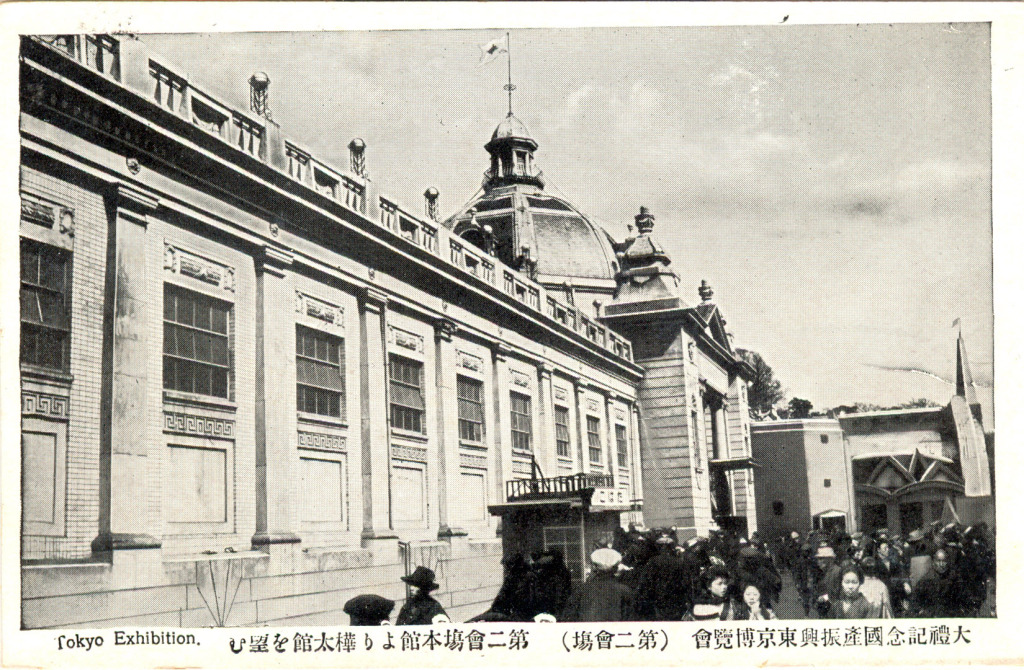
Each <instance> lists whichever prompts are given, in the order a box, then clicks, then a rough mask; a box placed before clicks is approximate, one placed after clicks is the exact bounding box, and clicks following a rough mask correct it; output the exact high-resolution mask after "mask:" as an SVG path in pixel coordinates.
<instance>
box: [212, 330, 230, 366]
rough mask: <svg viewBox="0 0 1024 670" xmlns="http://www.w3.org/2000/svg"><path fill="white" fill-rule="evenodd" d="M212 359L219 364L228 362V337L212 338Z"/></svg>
mask: <svg viewBox="0 0 1024 670" xmlns="http://www.w3.org/2000/svg"><path fill="white" fill-rule="evenodd" d="M210 360H211V361H212V362H214V363H216V364H217V365H227V364H228V338H226V337H213V338H211V346H210Z"/></svg>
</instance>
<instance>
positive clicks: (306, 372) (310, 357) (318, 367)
mask: <svg viewBox="0 0 1024 670" xmlns="http://www.w3.org/2000/svg"><path fill="white" fill-rule="evenodd" d="M343 346H344V341H343V340H342V339H341V338H338V337H334V336H332V335H328V334H327V333H321V332H320V331H318V330H314V329H312V328H306V327H305V326H296V332H295V378H296V381H297V387H298V391H297V392H298V398H297V399H298V402H297V407H298V410H299V411H300V412H309V413H310V414H320V415H322V416H333V417H337V418H344V416H345V414H344V408H345V375H344V371H345V360H344V355H343V351H344V350H343Z"/></svg>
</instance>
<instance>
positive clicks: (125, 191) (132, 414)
mask: <svg viewBox="0 0 1024 670" xmlns="http://www.w3.org/2000/svg"><path fill="white" fill-rule="evenodd" d="M111 205H112V207H111V209H112V210H113V214H114V225H113V230H112V243H111V246H112V247H113V248H112V249H110V250H109V252H108V253H109V254H110V255H111V257H112V260H113V262H112V263H109V264H108V269H107V279H106V284H107V289H106V290H107V294H108V296H109V301H108V304H109V305H110V308H109V311H108V312H107V314H106V318H105V321H106V323H107V324H108V327H107V329H105V330H106V332H105V335H104V337H105V340H106V342H105V344H104V354H103V355H104V359H105V360H104V367H108V369H109V370H110V376H109V382H107V384H105V385H104V388H103V389H102V391H101V396H102V397H101V407H102V410H101V411H102V413H103V420H102V424H101V425H102V428H101V438H100V439H101V448H100V523H99V534H98V536H97V537H96V539H94V540H93V542H92V550H93V551H94V552H96V553H105V552H109V551H112V550H121V549H156V548H159V547H160V541H159V540H158V539H156V538H155V537H153V536H152V535H150V534H149V532H148V531H149V527H148V525H147V524H148V522H149V520H150V519H152V518H153V517H154V516H155V515H154V514H151V512H152V511H153V510H151V509H150V506H151V505H153V504H154V503H153V500H154V499H157V498H158V496H150V495H149V491H148V486H147V485H148V483H149V482H151V481H152V479H151V478H150V477H149V476H148V474H149V473H148V472H147V470H148V469H149V468H150V467H152V466H153V463H158V462H159V460H158V459H155V458H150V453H149V450H150V447H151V445H150V441H149V440H147V439H146V433H145V431H144V430H143V427H144V426H146V425H148V424H149V421H148V420H147V415H146V407H147V402H146V397H147V394H148V392H149V383H150V380H149V377H148V374H147V371H148V369H149V368H148V366H147V365H146V361H147V360H148V355H149V349H150V340H149V333H150V332H151V331H152V329H151V323H152V321H151V320H152V318H153V313H154V311H155V307H154V306H153V305H152V304H150V303H149V302H147V296H148V295H149V294H150V292H149V291H147V290H146V289H147V279H148V277H147V272H146V243H147V239H146V230H147V226H148V223H149V222H148V218H147V217H148V216H149V215H150V214H152V213H153V212H154V211H155V210H156V209H157V207H158V206H159V200H158V199H157V198H155V197H153V196H151V195H149V194H147V193H144V192H143V191H141V190H138V189H137V188H135V187H133V186H128V185H126V184H117V185H115V186H114V188H113V193H112V197H111Z"/></svg>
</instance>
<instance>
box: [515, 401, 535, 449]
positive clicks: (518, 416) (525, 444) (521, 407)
mask: <svg viewBox="0 0 1024 670" xmlns="http://www.w3.org/2000/svg"><path fill="white" fill-rule="evenodd" d="M510 395H511V399H512V448H513V449H516V450H519V451H530V450H531V449H532V440H533V419H532V416H533V414H532V411H531V409H530V396H526V395H523V394H522V393H516V392H514V391H513V392H512V393H511V394H510Z"/></svg>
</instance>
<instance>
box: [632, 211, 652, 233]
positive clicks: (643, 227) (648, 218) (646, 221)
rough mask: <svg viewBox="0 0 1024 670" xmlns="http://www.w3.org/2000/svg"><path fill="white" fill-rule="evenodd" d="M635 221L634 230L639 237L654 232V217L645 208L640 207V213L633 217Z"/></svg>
mask: <svg viewBox="0 0 1024 670" xmlns="http://www.w3.org/2000/svg"><path fill="white" fill-rule="evenodd" d="M633 219H634V220H635V221H636V229H637V232H639V233H640V234H641V235H647V234H649V233H650V232H651V231H652V230H654V215H653V214H651V211H650V210H649V209H647V208H646V207H640V213H639V214H637V215H636V216H634V217H633Z"/></svg>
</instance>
